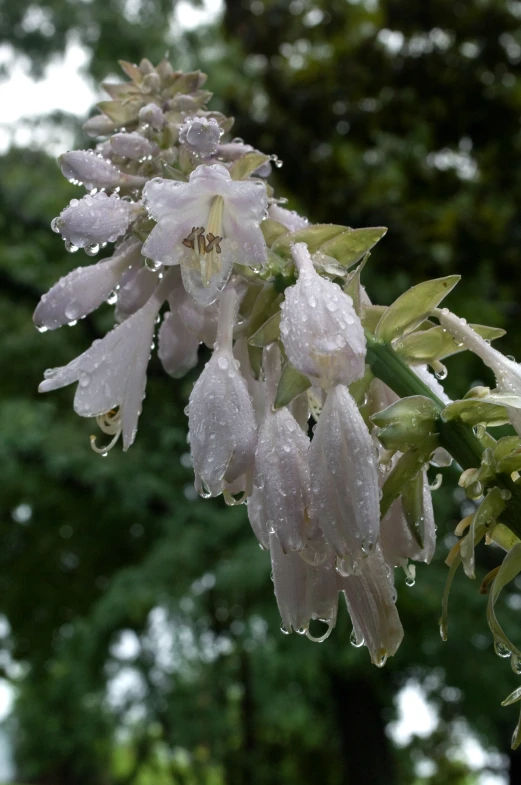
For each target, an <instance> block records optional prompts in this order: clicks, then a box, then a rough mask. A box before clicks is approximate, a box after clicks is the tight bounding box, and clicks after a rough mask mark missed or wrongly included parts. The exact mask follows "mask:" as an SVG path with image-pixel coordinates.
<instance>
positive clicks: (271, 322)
mask: <svg viewBox="0 0 521 785" xmlns="http://www.w3.org/2000/svg"><path fill="white" fill-rule="evenodd" d="M279 338H280V311H277V313H274V314H273V316H270V318H269V319H268V321H267V322H264V324H263V325H262V327H259V329H258V330H257V332H256V333H254V334H253V335H252V336H251V338H249V339H248V343H249V344H250V346H260V347H263V346H269V345H270V343H275V341H278V340H279Z"/></svg>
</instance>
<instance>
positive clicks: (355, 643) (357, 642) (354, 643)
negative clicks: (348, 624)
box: [349, 630, 365, 649]
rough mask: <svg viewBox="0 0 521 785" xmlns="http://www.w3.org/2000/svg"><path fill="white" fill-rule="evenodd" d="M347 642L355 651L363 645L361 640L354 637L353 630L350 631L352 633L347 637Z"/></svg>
mask: <svg viewBox="0 0 521 785" xmlns="http://www.w3.org/2000/svg"><path fill="white" fill-rule="evenodd" d="M349 641H350V643H351V646H354V647H355V649H359V648H360V646H363V645H364V643H365V641H364V639H363V638H357V637H356V632H355V631H354V630H353V631H352V633H351V635H350V637H349Z"/></svg>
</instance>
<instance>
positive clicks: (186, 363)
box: [158, 269, 199, 379]
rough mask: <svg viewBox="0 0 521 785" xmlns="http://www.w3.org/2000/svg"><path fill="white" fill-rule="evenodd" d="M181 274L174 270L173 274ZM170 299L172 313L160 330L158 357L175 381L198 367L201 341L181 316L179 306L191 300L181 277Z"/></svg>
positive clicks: (165, 316) (166, 315)
mask: <svg viewBox="0 0 521 785" xmlns="http://www.w3.org/2000/svg"><path fill="white" fill-rule="evenodd" d="M176 273H179V269H174V271H173V274H174V275H175V274H176ZM177 278H178V281H177V285H176V286H175V288H174V289H173V290H172V292H171V293H170V295H169V297H168V305H169V306H170V311H169V312H168V313H166V314H165V315H164V318H163V323H162V325H161V327H160V329H159V346H158V356H159V359H160V360H161V363H162V365H163V368H164V369H165V371H166V372H167V373H168V374H169V375H170V376H172V377H173V378H174V379H179V378H181V377H182V376H184V375H185V374H186V373H187V372H188V371H189V370H190V369H191V368H194V367H195V366H196V365H197V359H198V357H197V355H198V350H199V340H198V338H196V336H195V335H193V334H192V333H191V332H190V331H189V330H188V329H187V328H186V325H185V323H184V322H183V320H182V319H181V317H180V316H179V307H178V306H179V304H180V303H182V302H183V301H184V300H186V299H190V297H189V295H188V294H187V293H186V292H185V290H184V287H183V284H182V281H181V275H180V274H179V275H178V276H177Z"/></svg>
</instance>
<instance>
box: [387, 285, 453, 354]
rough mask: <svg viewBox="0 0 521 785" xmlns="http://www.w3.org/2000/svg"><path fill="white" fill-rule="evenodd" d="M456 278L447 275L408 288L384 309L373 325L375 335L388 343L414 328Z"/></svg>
mask: <svg viewBox="0 0 521 785" xmlns="http://www.w3.org/2000/svg"><path fill="white" fill-rule="evenodd" d="M460 279H461V276H460V275H448V276H446V277H445V278H435V279H434V280H432V281H423V283H419V284H417V285H416V286H413V287H411V289H408V290H407V291H406V292H404V293H403V294H402V295H400V297H398V299H397V300H395V301H394V303H393V304H392V305H390V306H389V308H387V310H386V311H385V313H384V315H383V316H382V318H381V319H380V322H379V323H378V326H377V328H376V338H379V339H380V340H382V341H385V342H390V341H392V340H394V339H395V338H399V337H400V336H401V335H404V334H406V333H409V332H412V331H413V330H415V329H416V327H418V326H419V325H420V324H421V323H422V322H423V321H425V319H426V318H427V317H428V316H429V315H430V314H431V313H432V311H433V310H434V309H435V308H437V306H438V305H439V304H440V302H441V301H442V300H443V298H444V297H446V296H447V294H448V293H449V292H450V291H451V290H452V289H453V288H454V287H455V286H456V284H457V283H458V281H459V280H460Z"/></svg>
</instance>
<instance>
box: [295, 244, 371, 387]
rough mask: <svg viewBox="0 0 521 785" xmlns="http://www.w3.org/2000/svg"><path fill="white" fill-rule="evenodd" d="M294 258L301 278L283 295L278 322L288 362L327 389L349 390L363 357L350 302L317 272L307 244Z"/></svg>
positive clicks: (362, 366)
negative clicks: (346, 387) (343, 385)
mask: <svg viewBox="0 0 521 785" xmlns="http://www.w3.org/2000/svg"><path fill="white" fill-rule="evenodd" d="M292 254H293V258H294V260H295V264H296V265H297V267H298V270H299V278H298V281H297V283H296V284H295V286H290V287H288V288H287V289H286V292H285V299H284V302H283V303H282V305H281V314H282V318H281V322H280V334H281V337H282V342H283V344H284V349H285V350H286V354H287V355H288V359H289V361H290V362H291V364H292V365H293V366H294V367H295V368H296V369H297V370H298V371H300V372H301V373H303V374H305V375H306V376H308V377H309V379H310V380H311V381H312V382H313V383H315V384H318V385H320V386H321V387H324V388H325V389H329V388H331V387H333V386H334V385H336V384H345V385H348V384H351V382H354V381H356V380H357V379H360V378H361V377H362V376H363V375H364V371H365V353H366V342H365V335H364V330H363V327H362V324H361V322H360V319H359V318H358V316H357V314H356V312H355V309H354V307H353V301H352V300H351V298H350V297H349V295H347V294H345V293H344V292H343V291H342V289H341V288H340V287H339V286H338V285H337V284H336V283H332V282H331V281H328V280H326V279H325V278H322V277H321V276H320V275H319V274H318V273H317V272H316V270H315V268H314V267H313V262H312V260H311V256H310V255H309V251H308V249H307V246H306V245H305V243H296V244H295V245H294V246H293V248H292Z"/></svg>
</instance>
